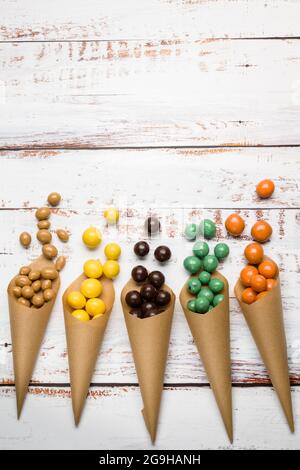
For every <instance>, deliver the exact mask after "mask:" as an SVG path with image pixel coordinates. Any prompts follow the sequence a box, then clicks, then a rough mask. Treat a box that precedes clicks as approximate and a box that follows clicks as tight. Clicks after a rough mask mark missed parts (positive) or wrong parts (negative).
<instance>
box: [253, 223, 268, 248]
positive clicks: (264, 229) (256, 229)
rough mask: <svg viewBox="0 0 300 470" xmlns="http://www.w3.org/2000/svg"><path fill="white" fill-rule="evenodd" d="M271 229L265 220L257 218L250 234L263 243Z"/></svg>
mask: <svg viewBox="0 0 300 470" xmlns="http://www.w3.org/2000/svg"><path fill="white" fill-rule="evenodd" d="M272 231H273V230H272V227H271V225H270V224H269V223H268V222H267V221H265V220H259V221H258V222H256V223H255V224H254V225H253V227H252V229H251V236H252V238H253V239H254V240H256V241H257V242H260V243H264V242H266V241H267V240H269V238H270V237H271V235H272Z"/></svg>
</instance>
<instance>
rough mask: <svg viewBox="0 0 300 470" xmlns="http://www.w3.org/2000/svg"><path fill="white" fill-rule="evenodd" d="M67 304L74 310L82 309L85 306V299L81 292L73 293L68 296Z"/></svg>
mask: <svg viewBox="0 0 300 470" xmlns="http://www.w3.org/2000/svg"><path fill="white" fill-rule="evenodd" d="M67 302H68V304H69V305H70V307H72V308H76V309H81V308H83V307H84V306H85V302H86V300H85V297H84V296H83V295H82V293H81V292H79V291H73V292H70V293H69V294H68V297H67Z"/></svg>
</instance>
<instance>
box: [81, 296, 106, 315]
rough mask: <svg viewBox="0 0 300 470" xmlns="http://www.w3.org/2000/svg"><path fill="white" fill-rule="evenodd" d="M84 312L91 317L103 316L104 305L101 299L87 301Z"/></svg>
mask: <svg viewBox="0 0 300 470" xmlns="http://www.w3.org/2000/svg"><path fill="white" fill-rule="evenodd" d="M85 308H86V311H87V313H88V314H89V315H91V317H95V316H100V315H103V314H104V312H105V310H106V305H105V303H104V302H103V300H102V299H89V300H88V301H87V303H86V306H85Z"/></svg>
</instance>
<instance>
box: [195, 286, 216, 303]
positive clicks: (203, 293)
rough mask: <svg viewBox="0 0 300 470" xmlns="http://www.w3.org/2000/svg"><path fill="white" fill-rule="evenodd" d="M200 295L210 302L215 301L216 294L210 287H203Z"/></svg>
mask: <svg viewBox="0 0 300 470" xmlns="http://www.w3.org/2000/svg"><path fill="white" fill-rule="evenodd" d="M198 297H205V298H206V299H207V300H208V301H209V303H211V302H212V301H213V298H214V294H213V292H212V291H211V290H210V288H209V287H201V289H200V292H199V294H198Z"/></svg>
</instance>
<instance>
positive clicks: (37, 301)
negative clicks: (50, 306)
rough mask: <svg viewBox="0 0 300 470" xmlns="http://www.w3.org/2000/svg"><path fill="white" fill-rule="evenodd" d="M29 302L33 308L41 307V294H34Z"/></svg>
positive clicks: (42, 301)
mask: <svg viewBox="0 0 300 470" xmlns="http://www.w3.org/2000/svg"><path fill="white" fill-rule="evenodd" d="M31 302H32V304H33V305H34V306H35V307H41V306H42V305H44V296H43V294H42V293H38V294H34V296H33V297H32V298H31Z"/></svg>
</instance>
